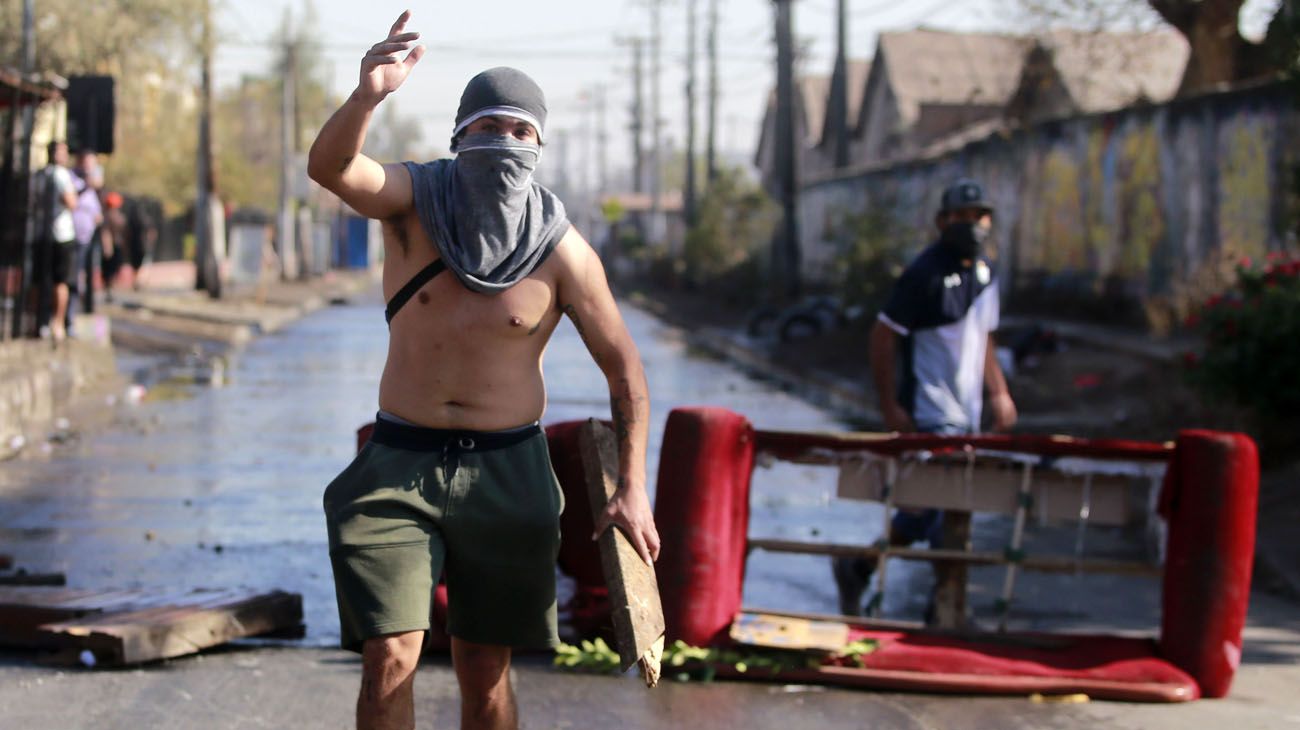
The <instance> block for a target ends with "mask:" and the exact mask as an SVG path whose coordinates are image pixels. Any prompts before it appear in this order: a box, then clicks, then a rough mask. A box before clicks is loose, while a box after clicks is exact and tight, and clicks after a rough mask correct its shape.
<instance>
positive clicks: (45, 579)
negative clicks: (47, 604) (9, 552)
mask: <svg viewBox="0 0 1300 730" xmlns="http://www.w3.org/2000/svg"><path fill="white" fill-rule="evenodd" d="M67 582H68V578H67V576H65V575H64V574H63V573H28V572H27V569H26V568H19V569H17V570H3V569H0V586H61V585H66V584H67Z"/></svg>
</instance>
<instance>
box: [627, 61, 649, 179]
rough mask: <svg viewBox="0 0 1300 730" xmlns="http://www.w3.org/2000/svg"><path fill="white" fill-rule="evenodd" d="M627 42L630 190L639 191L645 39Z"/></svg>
mask: <svg viewBox="0 0 1300 730" xmlns="http://www.w3.org/2000/svg"><path fill="white" fill-rule="evenodd" d="M628 43H629V44H630V45H631V46H632V109H631V112H632V124H631V130H632V192H634V193H639V192H641V191H642V190H644V189H645V159H644V154H645V148H644V147H643V146H642V144H641V139H642V136H643V135H642V132H643V131H644V130H645V98H644V96H645V95H644V93H643V87H644V83H643V82H644V79H643V78H642V74H641V64H642V61H643V60H644V59H643V56H644V55H645V45H644V44H645V40H644V39H643V38H631V39H629V40H628Z"/></svg>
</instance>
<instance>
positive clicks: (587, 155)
mask: <svg viewBox="0 0 1300 730" xmlns="http://www.w3.org/2000/svg"><path fill="white" fill-rule="evenodd" d="M595 101H596V100H595V98H594V94H593V92H592V90H590V89H588V90H586V91H584V92H582V126H581V127H579V129H578V134H579V136H581V137H582V162H581V163H580V164H579V166H578V180H579V184H581V185H582V197H581V200H583V201H584V203H583V205H582V217H581V225H582V231H583V233H585V234H586V235H588V236H590V235H592V221H591V211H592V208H593V207H595V197H596V196H595V195H594V191H593V189H592V187H591V163H592V157H593V155H592V144H591V137H592V129H591V126H592V125H591V116H592V110H593V109H595Z"/></svg>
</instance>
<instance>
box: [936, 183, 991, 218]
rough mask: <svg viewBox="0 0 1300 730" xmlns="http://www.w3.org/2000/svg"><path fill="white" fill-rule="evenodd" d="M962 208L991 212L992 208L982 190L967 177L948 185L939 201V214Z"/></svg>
mask: <svg viewBox="0 0 1300 730" xmlns="http://www.w3.org/2000/svg"><path fill="white" fill-rule="evenodd" d="M962 208H979V209H981V210H986V211H988V212H990V213H992V212H993V206H992V205H990V204H989V202H988V200H987V199H985V197H984V188H983V187H981V186H980V184H979V183H977V182H975V181H974V180H971V179H970V178H968V177H964V178H960V179H958V180H957V181H955V182H953V184H951V185H949V186H948V188H947V189H946V190H944V191H943V197H942V198H941V199H940V200H939V212H940V213H947V212H949V211H954V210H960V209H962Z"/></svg>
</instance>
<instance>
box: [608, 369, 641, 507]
mask: <svg viewBox="0 0 1300 730" xmlns="http://www.w3.org/2000/svg"><path fill="white" fill-rule="evenodd" d="M644 405H645V396H644V395H638V394H636V393H635V392H634V391H633V389H632V381H630V380H628V379H627V378H622V379H621V380H619V382H618V384H617V385H616V386H615V387H614V388H613V390H611V391H610V394H609V411H610V415H611V416H612V417H613V422H614V438H615V443H617V444H618V450H619V453H620V454H625V453H628V450H630V449H631V448H632V446H633V443H632V427H633V426H634V425H636V424H637V423H640V416H639V414H638V411H639V410H640V409H641V407H642V406H644ZM619 486H620V487H621V486H623V484H622V479H621V478H620V480H619Z"/></svg>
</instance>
